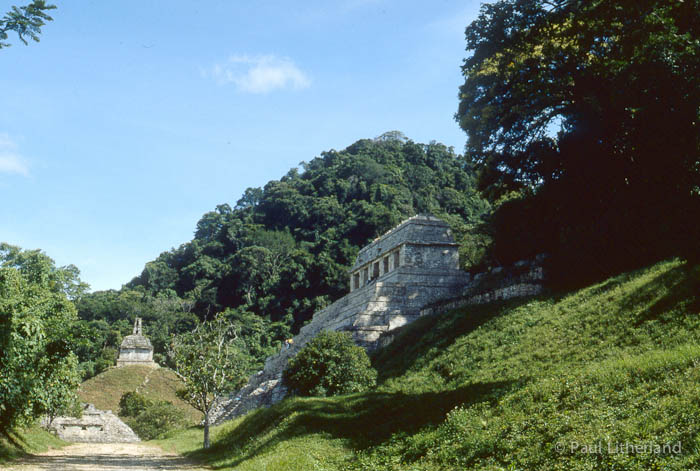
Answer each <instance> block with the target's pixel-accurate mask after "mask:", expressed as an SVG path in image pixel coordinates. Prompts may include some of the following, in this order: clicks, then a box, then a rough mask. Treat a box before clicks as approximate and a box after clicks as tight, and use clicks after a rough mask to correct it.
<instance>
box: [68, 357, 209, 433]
mask: <svg viewBox="0 0 700 471" xmlns="http://www.w3.org/2000/svg"><path fill="white" fill-rule="evenodd" d="M180 388H182V381H181V380H180V378H178V377H177V375H176V374H175V372H173V371H172V370H170V369H168V368H149V367H147V366H139V365H132V366H123V367H121V368H110V369H108V370H107V371H105V372H103V373H101V374H99V375H97V376H95V377H94V378H90V379H89V380H87V381H85V382H84V383H83V384H81V385H80V389H79V390H78V395H79V396H80V400H81V401H83V402H89V403H91V404H94V405H95V407H97V408H98V409H102V410H111V411H112V412H114V413H115V414H119V399H121V397H122V395H123V394H124V393H125V392H129V391H138V392H139V393H141V394H143V395H144V396H145V397H146V398H148V399H152V400H157V401H170V402H172V403H173V404H174V405H175V406H177V407H178V408H180V409H182V410H183V411H184V412H185V414H186V417H187V418H188V419H189V420H191V421H192V423H198V422H199V421H200V420H201V419H202V414H201V413H200V412H198V411H197V410H195V409H193V408H192V407H191V406H190V405H189V404H187V403H186V402H184V401H183V400H182V399H180V398H178V397H177V395H176V394H175V393H176V391H177V390H178V389H180Z"/></svg>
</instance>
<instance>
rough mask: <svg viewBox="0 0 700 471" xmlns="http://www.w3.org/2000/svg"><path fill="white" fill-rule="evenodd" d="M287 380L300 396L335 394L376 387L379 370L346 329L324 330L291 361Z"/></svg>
mask: <svg viewBox="0 0 700 471" xmlns="http://www.w3.org/2000/svg"><path fill="white" fill-rule="evenodd" d="M283 378H284V383H285V384H286V385H287V387H289V388H290V389H291V390H292V392H294V393H296V394H299V395H301V396H335V395H337V394H349V393H354V392H361V391H364V390H366V389H368V388H371V387H374V385H375V384H376V382H377V372H376V370H375V369H374V368H372V365H371V363H370V360H369V357H368V356H367V352H366V351H365V350H364V349H363V348H362V347H358V346H357V345H355V342H354V341H353V340H352V337H350V334H348V333H347V332H332V331H326V332H321V333H320V334H319V335H318V336H316V337H315V338H313V339H312V340H310V341H309V343H307V344H306V345H305V346H304V348H302V349H301V350H300V351H299V353H298V354H297V355H296V356H295V357H294V358H291V359H290V360H289V364H288V365H287V368H286V369H285V370H284V375H283Z"/></svg>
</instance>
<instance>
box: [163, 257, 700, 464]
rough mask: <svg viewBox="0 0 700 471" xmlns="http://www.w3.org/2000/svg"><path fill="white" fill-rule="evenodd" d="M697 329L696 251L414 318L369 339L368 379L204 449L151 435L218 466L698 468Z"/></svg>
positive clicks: (183, 436) (250, 424)
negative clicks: (586, 282)
mask: <svg viewBox="0 0 700 471" xmlns="http://www.w3.org/2000/svg"><path fill="white" fill-rule="evenodd" d="M698 338H700V267H695V269H693V270H688V269H687V268H686V267H685V266H683V265H682V264H681V263H679V262H677V261H669V262H664V263H660V264H657V265H654V266H652V267H649V268H647V269H644V270H639V271H636V272H632V273H628V274H623V275H620V276H617V277H614V278H611V279H609V280H607V281H605V282H603V283H599V284H596V285H593V286H590V287H587V288H585V289H581V290H577V291H574V292H570V293H559V294H554V295H549V296H542V297H539V298H536V299H531V300H528V301H511V302H505V303H497V304H490V305H486V306H478V307H468V308H463V309H459V310H455V311H452V312H449V313H446V314H444V315H439V316H435V317H431V318H424V319H421V320H419V321H417V322H415V323H413V324H411V325H409V326H407V327H405V328H403V329H402V331H401V332H400V333H399V335H398V336H397V337H396V340H395V341H394V342H393V343H392V344H391V345H389V346H388V347H387V348H385V349H383V350H382V351H380V352H378V353H377V354H376V355H375V357H374V359H373V361H374V365H375V367H376V368H377V369H378V371H379V375H380V385H379V386H378V388H377V389H376V390H374V391H371V392H368V393H364V394H355V395H349V396H341V397H335V398H328V399H316V398H312V399H302V398H292V399H289V400H285V401H283V402H282V403H280V404H277V405H275V406H273V407H271V408H269V409H261V410H256V411H253V412H251V413H249V414H248V415H246V416H245V417H242V418H239V419H237V420H236V421H233V422H230V423H227V424H224V425H223V426H221V427H217V428H215V429H214V433H213V447H212V448H211V449H210V450H207V451H204V450H201V449H199V447H200V444H201V439H202V436H201V430H200V429H190V430H188V431H186V432H181V433H176V434H173V435H171V436H170V437H169V438H167V439H165V440H162V441H159V442H158V443H159V444H161V445H162V446H165V447H167V448H170V449H173V450H176V451H180V452H184V453H186V454H188V455H190V456H192V457H193V458H196V459H198V460H200V461H202V462H204V463H206V464H209V465H211V466H213V467H214V468H215V469H242V470H247V469H250V470H253V469H267V470H270V471H275V470H297V469H298V470H302V469H303V470H306V469H321V470H322V469H327V470H366V469H373V470H394V469H400V470H442V469H460V470H466V469H486V470H519V469H520V470H533V469H543V470H557V469H561V470H591V469H600V470H653V469H659V470H686V469H696V468H697V469H700V343H698ZM608 442H610V443H611V444H618V443H623V444H624V443H630V444H641V445H647V446H650V445H655V444H658V445H665V444H676V443H680V444H681V452H680V453H678V454H676V453H673V452H671V453H625V454H619V453H610V452H608V449H607V444H608ZM576 444H578V445H576ZM597 444H601V449H602V450H603V452H602V453H597V452H596V453H583V452H582V450H581V446H582V445H589V449H592V450H593V451H595V448H592V447H590V446H591V445H593V446H595V445H597ZM557 445H559V447H560V448H558V447H557ZM577 446H578V448H576V447H577Z"/></svg>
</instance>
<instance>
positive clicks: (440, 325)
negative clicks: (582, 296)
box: [372, 294, 553, 384]
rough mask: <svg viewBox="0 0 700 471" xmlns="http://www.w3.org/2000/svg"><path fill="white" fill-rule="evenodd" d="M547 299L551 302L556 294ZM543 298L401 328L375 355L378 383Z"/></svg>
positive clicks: (441, 316)
mask: <svg viewBox="0 0 700 471" xmlns="http://www.w3.org/2000/svg"><path fill="white" fill-rule="evenodd" d="M546 297H547V299H552V297H553V295H551V294H550V295H547V296H546ZM543 298H544V297H543V296H539V297H530V298H524V299H513V300H509V301H497V302H492V303H488V304H481V305H472V306H466V307H463V308H459V309H456V310H453V311H450V312H446V313H444V314H436V315H433V316H429V317H424V318H421V319H418V320H417V321H415V322H413V323H411V324H409V325H407V326H405V327H401V328H400V329H397V331H398V332H397V334H396V335H395V337H394V340H393V341H392V342H391V343H390V344H389V345H387V346H386V347H384V348H382V349H379V350H378V351H376V352H375V353H374V354H373V355H372V364H373V366H374V367H375V368H376V369H377V371H378V372H379V376H378V378H377V381H378V382H379V383H380V384H381V383H383V382H385V381H386V380H388V379H390V378H395V377H399V376H402V375H404V374H405V373H406V371H408V370H409V369H411V367H412V366H413V365H415V364H416V362H417V361H419V360H420V361H421V362H425V363H429V362H430V360H432V359H433V358H434V357H436V356H437V355H439V354H440V353H442V352H443V351H444V349H446V348H447V347H449V346H450V345H452V344H453V343H454V342H455V340H457V339H458V338H459V337H461V336H463V335H466V334H469V333H470V332H472V331H474V330H476V329H477V328H479V327H480V326H482V325H484V324H485V323H486V322H488V321H490V320H491V319H493V318H495V317H498V316H500V315H501V314H503V313H504V312H506V311H508V310H511V309H514V308H517V307H518V306H522V305H525V304H527V303H530V302H532V301H533V300H537V299H543Z"/></svg>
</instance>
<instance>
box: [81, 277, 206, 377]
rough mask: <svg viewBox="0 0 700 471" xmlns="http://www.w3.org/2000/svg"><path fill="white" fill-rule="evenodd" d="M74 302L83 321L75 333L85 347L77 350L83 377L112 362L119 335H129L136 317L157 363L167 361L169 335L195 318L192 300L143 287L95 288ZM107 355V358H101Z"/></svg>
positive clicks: (186, 328)
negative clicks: (101, 289) (141, 324)
mask: <svg viewBox="0 0 700 471" xmlns="http://www.w3.org/2000/svg"><path fill="white" fill-rule="evenodd" d="M76 305H77V308H78V315H79V317H80V319H81V320H82V321H83V322H81V325H80V328H81V329H82V330H81V331H79V332H77V333H76V336H77V337H79V338H80V339H81V340H84V346H83V349H81V351H80V352H79V353H78V352H76V353H78V355H79V356H80V357H81V361H85V362H86V363H85V368H86V370H88V374H85V375H84V379H87V378H89V377H91V376H93V375H95V374H99V373H100V372H102V371H104V369H105V367H106V366H112V365H114V363H115V360H116V356H114V358H112V356H113V355H116V352H117V351H118V349H119V346H120V344H121V341H122V338H123V337H124V336H126V335H129V334H131V332H132V329H133V322H134V318H135V317H140V318H141V319H143V324H144V326H143V329H144V334H145V335H146V336H148V338H149V340H150V341H151V343H152V344H153V351H154V354H153V359H154V360H155V361H156V362H157V363H158V364H160V365H167V364H169V363H168V358H167V351H168V348H169V346H170V342H171V338H172V336H173V335H177V334H180V333H184V332H189V331H191V330H192V329H193V328H194V327H195V325H196V322H197V320H198V318H197V316H196V314H194V313H193V312H192V303H191V302H187V301H184V300H182V299H180V298H178V297H177V296H176V295H174V293H171V292H167V293H160V294H158V295H156V296H152V295H151V294H149V293H146V292H145V291H144V290H143V289H137V290H130V289H123V290H120V291H116V290H108V291H98V292H95V293H91V294H87V295H84V296H82V297H81V298H80V300H79V301H78V302H77V304H76ZM106 356H109V358H108V359H107V360H105V361H101V359H102V358H104V357H106ZM90 361H92V362H93V364H92V365H90V363H88V362H90ZM89 366H92V368H93V369H92V370H91V371H90V370H89ZM170 366H172V365H170ZM89 373H92V374H89Z"/></svg>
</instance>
